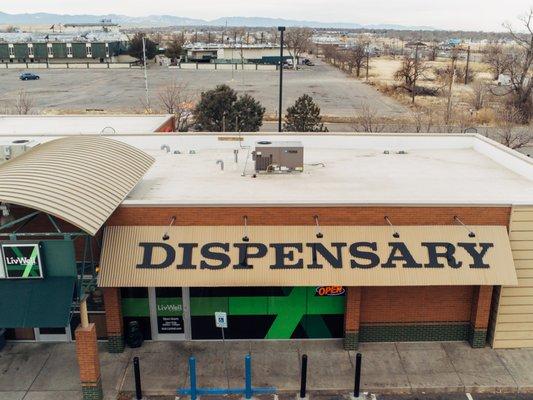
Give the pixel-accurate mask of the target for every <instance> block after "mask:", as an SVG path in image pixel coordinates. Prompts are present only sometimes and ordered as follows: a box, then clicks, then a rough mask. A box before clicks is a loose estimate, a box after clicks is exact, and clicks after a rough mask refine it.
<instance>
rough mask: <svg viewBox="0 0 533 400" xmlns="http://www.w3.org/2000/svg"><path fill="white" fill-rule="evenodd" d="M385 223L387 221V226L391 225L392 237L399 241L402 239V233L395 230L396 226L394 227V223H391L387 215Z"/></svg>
mask: <svg viewBox="0 0 533 400" xmlns="http://www.w3.org/2000/svg"><path fill="white" fill-rule="evenodd" d="M385 221H387V224H389V226H390V227H391V229H392V237H394V238H395V239H398V238H399V237H400V233H399V232H398V231H397V230H396V229H395V228H394V225H392V222H390V219H389V217H387V216H386V215H385Z"/></svg>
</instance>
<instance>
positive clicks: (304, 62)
mask: <svg viewBox="0 0 533 400" xmlns="http://www.w3.org/2000/svg"><path fill="white" fill-rule="evenodd" d="M302 64H303V65H307V66H308V67H314V66H315V63H314V62H313V61H311V60H310V59H308V58H304V60H303V61H302Z"/></svg>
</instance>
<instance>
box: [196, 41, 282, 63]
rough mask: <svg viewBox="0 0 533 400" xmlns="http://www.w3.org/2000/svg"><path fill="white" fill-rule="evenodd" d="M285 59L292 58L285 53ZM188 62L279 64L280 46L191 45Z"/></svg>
mask: <svg viewBox="0 0 533 400" xmlns="http://www.w3.org/2000/svg"><path fill="white" fill-rule="evenodd" d="M285 56H286V57H285V58H286V59H288V58H290V56H289V53H288V51H285ZM187 61H189V62H214V63H241V62H244V63H253V64H277V63H279V46H272V45H260V46H258V45H243V46H222V45H209V44H207V45H198V44H196V45H190V46H189V48H187Z"/></svg>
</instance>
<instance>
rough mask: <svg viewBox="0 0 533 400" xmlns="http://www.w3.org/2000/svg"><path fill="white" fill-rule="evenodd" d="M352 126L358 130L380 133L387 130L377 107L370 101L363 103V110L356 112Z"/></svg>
mask: <svg viewBox="0 0 533 400" xmlns="http://www.w3.org/2000/svg"><path fill="white" fill-rule="evenodd" d="M352 128H353V129H354V130H355V131H356V132H369V133H379V132H383V131H384V130H385V124H384V123H383V122H382V121H380V118H379V117H378V112H377V110H376V109H375V108H373V107H371V106H370V105H369V104H368V103H361V112H360V113H357V114H356V116H355V118H354V122H353V123H352Z"/></svg>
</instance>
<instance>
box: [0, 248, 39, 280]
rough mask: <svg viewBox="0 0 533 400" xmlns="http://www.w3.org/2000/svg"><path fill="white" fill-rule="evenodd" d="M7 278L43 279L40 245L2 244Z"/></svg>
mask: <svg viewBox="0 0 533 400" xmlns="http://www.w3.org/2000/svg"><path fill="white" fill-rule="evenodd" d="M2 254H3V261H4V271H5V277H6V278H8V279H9V278H13V279H16V278H24V279H26V278H42V277H43V272H42V266H41V254H40V251H39V244H37V243H35V244H2Z"/></svg>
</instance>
